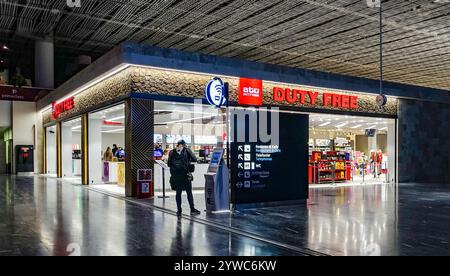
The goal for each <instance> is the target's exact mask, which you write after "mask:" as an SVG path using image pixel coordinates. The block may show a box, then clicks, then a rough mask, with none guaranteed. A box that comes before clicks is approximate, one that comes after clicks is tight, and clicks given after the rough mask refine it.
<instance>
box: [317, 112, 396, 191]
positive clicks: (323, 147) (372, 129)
mask: <svg viewBox="0 0 450 276" xmlns="http://www.w3.org/2000/svg"><path fill="white" fill-rule="evenodd" d="M309 123H310V129H309V170H308V171H309V173H308V174H309V175H308V178H309V183H310V187H312V188H315V187H324V186H330V185H331V186H349V185H361V184H382V183H395V181H396V131H395V129H396V123H395V120H394V119H385V118H370V117H357V116H345V115H328V114H310V122H309Z"/></svg>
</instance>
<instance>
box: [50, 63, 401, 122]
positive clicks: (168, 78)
mask: <svg viewBox="0 0 450 276" xmlns="http://www.w3.org/2000/svg"><path fill="white" fill-rule="evenodd" d="M212 77H213V76H212V75H205V74H196V73H183V72H178V71H168V70H161V69H152V68H143V67H129V68H127V69H125V70H123V71H121V72H120V73H118V74H117V75H114V76H112V77H110V78H108V79H106V80H104V81H102V82H100V83H98V84H96V85H94V86H93V87H90V88H88V89H87V90H85V91H83V92H82V93H80V94H78V95H76V96H75V108H74V109H72V110H70V111H67V112H64V113H62V114H61V115H60V119H61V120H64V119H67V118H71V117H73V116H75V115H80V114H82V113H84V112H86V111H87V110H89V109H91V108H92V107H94V106H100V105H102V104H104V103H106V102H108V101H112V100H114V99H117V98H119V97H121V96H126V95H127V94H129V93H130V92H134V93H146V94H154V95H166V96H180V97H188V98H203V97H204V95H203V93H204V89H205V85H206V83H207V82H208V81H209V80H210V79H211V78H212ZM223 81H225V82H228V83H229V85H230V100H231V101H237V100H238V87H239V79H238V78H232V77H223ZM275 86H278V87H282V88H291V89H303V90H309V91H313V92H319V93H320V94H319V97H318V99H317V101H318V103H319V104H320V103H321V102H322V93H325V92H328V93H330V92H334V93H340V94H346V95H357V96H358V105H359V108H358V109H357V110H348V111H352V112H361V113H373V114H385V115H397V100H396V99H394V98H390V99H389V102H388V105H387V106H386V107H384V108H380V107H378V106H377V105H376V103H375V96H368V95H366V94H355V93H349V92H345V91H337V90H333V91H330V90H326V89H319V88H308V87H304V86H298V85H288V84H285V85H280V84H277V83H273V82H267V81H265V82H264V104H267V105H282V104H281V103H277V102H274V100H273V88H274V87H275ZM284 105H285V106H292V107H297V108H298V109H299V110H301V108H310V109H311V108H313V109H317V110H338V109H337V108H333V107H323V106H320V105H316V106H311V105H310V104H304V105H301V106H300V104H299V103H297V104H295V105H294V104H288V103H286V104H284ZM339 110H341V111H342V110H343V111H345V109H339ZM52 121H54V120H53V118H52V114H51V111H47V112H45V113H44V114H43V122H44V124H47V123H50V122H52Z"/></svg>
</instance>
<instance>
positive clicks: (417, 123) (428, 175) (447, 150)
mask: <svg viewBox="0 0 450 276" xmlns="http://www.w3.org/2000/svg"><path fill="white" fill-rule="evenodd" d="M449 122H450V105H448V104H439V103H432V102H419V101H414V100H404V99H401V100H400V102H399V137H398V139H399V180H400V182H427V183H445V184H450V128H449V127H448V124H449Z"/></svg>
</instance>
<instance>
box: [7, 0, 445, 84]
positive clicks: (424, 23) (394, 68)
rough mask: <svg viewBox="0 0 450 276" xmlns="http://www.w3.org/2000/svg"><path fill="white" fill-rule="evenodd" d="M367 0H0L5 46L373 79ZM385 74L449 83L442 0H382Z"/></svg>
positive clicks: (373, 12) (374, 48) (375, 56)
mask: <svg viewBox="0 0 450 276" xmlns="http://www.w3.org/2000/svg"><path fill="white" fill-rule="evenodd" d="M370 2H371V1H367V0H335V1H328V0H270V1H269V0H196V1H193V0H154V1H142V0H132V1H121V0H101V1H100V0H81V7H75V8H69V7H68V6H67V5H66V1H63V0H48V1H39V0H33V1H19V0H4V1H0V15H1V16H0V43H7V44H8V45H9V46H10V48H11V49H12V51H16V53H19V52H20V51H21V49H25V48H27V47H28V48H29V47H32V46H33V43H32V42H33V40H34V39H35V38H37V37H44V36H53V37H54V40H55V44H56V47H57V49H68V50H70V51H72V52H74V53H76V52H81V51H83V52H84V53H86V52H87V53H90V54H91V55H93V56H98V55H100V54H103V53H105V52H106V51H108V50H109V49H111V48H112V47H113V46H115V45H117V44H118V43H121V42H123V41H127V40H128V41H134V42H140V43H148V44H151V45H156V46H160V47H164V48H176V49H181V50H186V51H191V52H201V53H205V54H212V55H219V56H226V57H235V58H240V59H247V60H251V61H259V62H266V63H272V64H280V65H287V66H291V67H298V68H307V69H314V70H320V71H326V72H334V73H339V74H344V75H351V76H359V77H367V78H373V79H378V77H379V73H378V72H379V52H378V51H379V38H378V35H379V27H378V26H379V17H378V14H377V13H378V9H376V8H373V7H370V5H368V4H367V3H370ZM383 5H384V10H385V14H384V30H385V32H384V36H385V38H384V41H385V51H386V52H385V55H386V57H385V78H386V79H387V80H389V81H394V82H399V83H408V84H415V85H420V86H426V87H434V88H442V89H450V82H448V79H449V77H450V32H449V31H450V4H449V3H446V1H435V0H401V1H400V0H395V1H394V0H388V1H383Z"/></svg>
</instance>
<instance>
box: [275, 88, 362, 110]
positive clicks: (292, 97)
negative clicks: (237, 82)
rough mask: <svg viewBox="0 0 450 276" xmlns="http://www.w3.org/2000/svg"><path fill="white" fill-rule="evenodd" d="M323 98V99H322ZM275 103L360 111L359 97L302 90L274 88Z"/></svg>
mask: <svg viewBox="0 0 450 276" xmlns="http://www.w3.org/2000/svg"><path fill="white" fill-rule="evenodd" d="M320 96H321V97H320ZM273 99H274V101H275V102H280V103H286V102H287V103H289V104H301V105H305V104H309V105H312V106H323V107H335V108H342V109H358V108H359V105H358V96H350V95H345V94H337V93H319V92H313V91H306V90H300V89H290V88H280V87H274V89H273Z"/></svg>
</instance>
